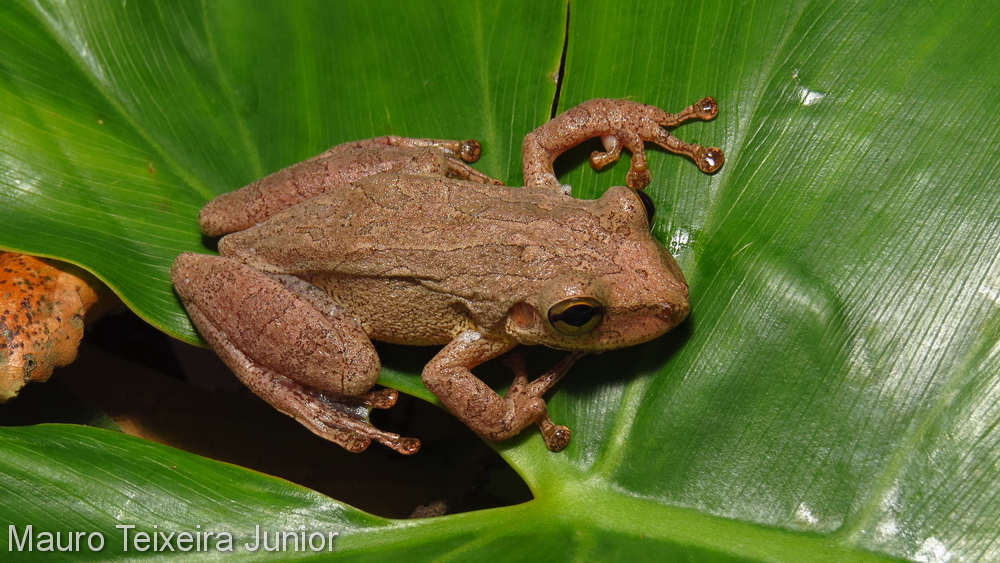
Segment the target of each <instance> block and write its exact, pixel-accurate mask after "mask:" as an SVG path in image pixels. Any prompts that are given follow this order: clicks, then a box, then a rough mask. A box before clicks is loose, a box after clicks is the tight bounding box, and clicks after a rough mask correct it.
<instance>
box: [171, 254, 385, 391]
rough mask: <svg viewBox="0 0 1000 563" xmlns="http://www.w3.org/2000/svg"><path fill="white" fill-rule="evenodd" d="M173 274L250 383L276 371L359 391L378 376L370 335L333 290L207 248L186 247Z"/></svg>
mask: <svg viewBox="0 0 1000 563" xmlns="http://www.w3.org/2000/svg"><path fill="white" fill-rule="evenodd" d="M171 277H172V278H173V281H174V285H175V286H176V288H177V292H178V293H179V294H180V296H181V299H182V300H183V301H184V305H185V307H187V309H188V312H189V313H190V314H191V318H192V319H193V320H194V322H195V324H196V325H197V326H198V329H199V330H200V331H201V333H202V334H203V335H204V336H205V338H206V339H207V340H208V341H209V342H210V343H211V344H212V347H213V348H215V349H216V350H218V351H220V354H221V355H224V356H225V357H226V358H227V359H231V360H234V362H233V363H234V364H236V365H230V367H231V368H232V369H233V371H235V372H236V374H237V375H238V376H239V377H240V378H241V379H243V380H244V382H245V383H247V385H249V386H251V387H256V386H259V385H260V382H256V385H251V383H250V381H247V380H248V379H259V378H260V377H261V375H262V374H264V373H268V372H273V373H274V374H280V375H281V376H284V377H287V378H289V379H291V380H293V381H294V382H296V383H298V384H302V385H307V386H309V387H312V388H315V389H317V390H320V391H324V392H329V393H333V394H336V395H341V396H358V395H361V394H363V393H365V392H366V391H368V390H369V389H370V388H371V386H372V385H374V384H375V381H376V380H377V379H378V373H379V369H380V364H379V360H378V356H377V354H376V353H375V349H374V347H373V346H372V344H371V341H370V340H369V339H368V337H367V335H366V334H365V333H364V331H363V330H362V329H361V327H360V326H359V325H358V324H357V322H356V321H354V319H352V318H350V317H349V316H348V315H346V314H344V313H343V312H342V311H340V310H339V309H337V308H336V306H335V304H334V303H333V302H332V300H330V299H329V298H328V297H327V298H326V299H327V301H326V302H325V303H324V302H323V301H322V299H321V298H320V297H319V296H317V295H315V294H310V293H309V290H308V289H303V287H297V288H295V289H294V290H293V289H290V288H289V287H288V285H287V282H286V283H282V281H279V280H278V279H275V278H273V277H271V276H269V275H267V274H265V273H263V272H260V271H258V270H255V269H254V268H251V267H249V266H246V265H244V264H242V263H240V262H237V261H235V260H232V259H229V258H223V257H216V256H207V255H203V254H190V253H189V254H182V255H181V256H180V257H178V259H177V262H176V263H175V265H174V269H173V270H172V271H171ZM299 281H300V282H301V280H299ZM301 284H305V285H306V286H309V287H312V286H311V285H309V284H307V283H306V282H301ZM312 289H313V290H315V291H316V292H318V290H316V289H315V288H314V287H313V288H312ZM301 292H305V293H306V295H303V294H301ZM323 297H325V295H324V296H323ZM240 356H243V357H245V360H244V361H242V362H241V361H240V360H239V357H240ZM227 363H228V362H227ZM262 370H265V371H262ZM255 391H257V389H255Z"/></svg>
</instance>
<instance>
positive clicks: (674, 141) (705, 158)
mask: <svg viewBox="0 0 1000 563" xmlns="http://www.w3.org/2000/svg"><path fill="white" fill-rule="evenodd" d="M718 111H719V106H718V104H717V103H716V101H715V100H714V99H712V98H702V99H701V100H699V101H698V103H696V104H694V105H692V106H689V107H687V108H685V109H684V110H683V111H681V112H680V113H676V114H671V113H667V112H665V111H663V110H661V109H659V108H657V107H654V106H649V105H646V104H640V103H637V102H631V101H628V100H608V99H596V100H590V101H588V102H584V103H582V104H580V105H579V106H576V107H574V108H572V109H570V110H569V111H567V112H565V113H563V114H561V115H558V116H556V117H555V119H553V120H552V121H549V122H548V123H546V124H545V125H543V126H541V127H539V128H538V129H536V130H535V131H532V132H531V133H529V134H528V135H527V136H526V137H525V138H524V145H523V148H522V153H523V157H524V178H525V183H526V184H527V185H529V186H542V187H550V188H552V189H558V188H559V181H558V180H557V179H556V177H555V173H554V172H553V169H552V164H553V162H555V159H556V158H557V157H558V156H559V155H560V154H562V153H563V152H565V151H566V150H568V149H570V148H572V147H575V146H576V145H578V144H580V143H582V142H584V141H586V140H587V139H590V138H593V137H601V140H602V142H603V144H604V148H605V152H600V151H595V152H594V153H593V154H592V155H591V157H590V161H591V164H592V165H593V166H594V168H596V169H598V170H600V169H601V168H603V167H605V166H607V165H608V164H611V163H612V162H615V161H617V160H618V159H619V158H620V157H621V150H622V147H624V148H627V149H628V150H629V151H630V152H631V153H632V164H631V167H630V169H629V172H628V176H627V184H628V187H630V188H634V189H642V188H644V187H646V186H647V185H649V182H650V173H649V169H648V167H647V164H646V152H645V148H644V146H643V143H645V142H652V143H656V144H657V145H659V146H661V147H663V148H664V149H666V150H668V151H670V152H673V153H677V154H682V155H686V156H688V157H690V158H691V159H692V160H694V162H695V164H697V166H698V168H699V169H701V170H702V171H703V172H705V173H709V174H710V173H712V172H715V171H717V170H718V169H719V168H720V167H721V166H722V164H723V162H724V161H725V156H724V155H723V153H722V151H721V150H719V149H718V148H715V147H703V146H701V145H696V144H692V143H686V142H684V141H681V140H680V139H678V138H677V137H674V136H673V135H671V134H670V133H668V132H667V131H665V130H664V129H663V128H664V127H675V126H677V125H680V124H681V123H683V122H685V121H688V120H691V119H701V120H709V119H713V118H714V117H715V116H716V115H717V114H718Z"/></svg>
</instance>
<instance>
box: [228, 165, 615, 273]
mask: <svg viewBox="0 0 1000 563" xmlns="http://www.w3.org/2000/svg"><path fill="white" fill-rule="evenodd" d="M593 203H594V202H591V201H585V200H578V199H574V198H572V197H569V196H561V195H558V194H552V193H551V192H549V191H548V190H540V189H531V188H510V187H505V186H494V185H486V184H480V183H476V182H466V181H461V180H451V179H444V178H434V177H424V176H405V175H404V176H396V175H388V174H380V175H377V176H373V177H372V178H370V179H368V180H365V181H361V182H356V183H354V184H351V185H350V186H348V187H347V188H345V189H344V190H339V191H337V192H335V193H329V194H326V195H323V196H319V197H316V198H313V199H311V200H309V201H306V202H303V203H301V204H299V205H296V206H294V207H291V208H289V209H287V210H285V211H283V212H281V213H279V214H277V215H275V216H274V217H272V218H271V219H270V220H268V221H267V222H265V223H262V224H260V225H257V226H255V227H252V228H250V229H247V230H245V231H241V232H239V233H234V234H232V235H229V236H227V237H226V238H225V239H223V242H222V243H220V250H222V252H223V254H225V255H229V256H233V257H236V258H237V259H240V260H241V261H243V262H245V263H247V264H249V265H251V266H254V267H256V268H258V269H261V270H264V271H268V272H272V273H288V274H295V275H303V274H314V273H317V272H329V273H337V274H340V275H347V276H364V277H408V278H416V279H419V280H422V281H426V282H428V283H434V282H441V281H443V280H444V279H445V278H448V279H454V278H455V277H456V276H472V277H476V276H487V277H490V278H495V277H497V276H505V275H510V276H516V277H519V278H521V279H523V280H530V279H532V278H546V277H547V275H546V274H547V273H548V272H551V271H552V270H553V268H559V267H563V266H564V265H565V263H566V262H567V261H581V262H591V263H593V261H594V260H597V259H598V258H599V257H598V256H596V255H595V252H594V242H595V240H596V239H600V238H601V237H602V235H608V234H610V233H608V232H606V229H603V228H602V226H601V224H600V223H601V221H600V219H599V217H598V216H597V214H596V213H594V209H593V207H594V206H593Z"/></svg>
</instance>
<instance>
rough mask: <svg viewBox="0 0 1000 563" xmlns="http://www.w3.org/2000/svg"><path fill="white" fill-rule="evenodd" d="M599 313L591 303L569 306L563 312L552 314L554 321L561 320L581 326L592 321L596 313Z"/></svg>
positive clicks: (571, 324)
mask: <svg viewBox="0 0 1000 563" xmlns="http://www.w3.org/2000/svg"><path fill="white" fill-rule="evenodd" d="M595 313H597V309H595V308H594V307H592V306H590V305H584V304H582V303H581V304H579V305H573V306H572V307H567V308H566V310H564V311H563V312H562V313H559V314H556V315H552V319H551V320H552V321H553V322H555V321H561V322H564V323H566V324H568V325H570V326H575V327H581V326H583V325H585V324H587V323H589V322H590V320H591V319H593V318H594V314H595Z"/></svg>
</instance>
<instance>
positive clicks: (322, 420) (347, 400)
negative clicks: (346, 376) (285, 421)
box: [203, 331, 420, 454]
mask: <svg viewBox="0 0 1000 563" xmlns="http://www.w3.org/2000/svg"><path fill="white" fill-rule="evenodd" d="M203 332H204V331H203ZM206 338H207V339H209V341H211V340H212V337H211V336H209V335H207V334H206ZM216 351H217V352H218V354H219V356H220V357H222V359H223V361H225V362H226V363H227V364H229V365H243V366H244V368H243V369H242V370H241V373H239V374H238V375H239V377H240V379H241V380H242V381H243V383H244V384H246V386H247V387H249V388H250V390H251V391H253V392H254V393H256V394H257V395H259V396H260V397H261V398H263V399H264V400H266V401H267V402H268V403H270V404H271V406H273V407H274V408H276V409H278V410H279V411H281V412H283V413H285V414H287V415H288V416H291V417H292V418H294V419H295V420H297V421H298V422H299V423H300V424H302V425H303V426H305V427H306V428H308V429H309V430H311V431H312V432H313V433H314V434H316V435H317V436H319V437H321V438H324V439H327V440H329V441H331V442H334V443H335V444H339V445H341V446H343V447H344V449H346V450H347V451H350V452H360V451H364V450H365V449H367V448H368V446H369V445H371V443H372V440H374V441H376V442H379V443H381V444H384V445H386V446H388V447H390V448H392V449H394V450H396V451H397V452H399V453H401V454H412V453H416V452H417V451H418V450H419V449H420V440H417V439H416V438H403V437H401V436H400V435H399V434H393V433H391V432H385V431H383V430H379V429H378V428H376V427H374V426H372V424H371V422H370V421H369V418H368V416H369V414H370V413H371V411H372V409H373V408H375V409H387V408H389V407H391V406H393V405H394V404H395V403H396V399H397V398H398V397H399V394H398V392H397V391H396V390H395V389H382V390H379V391H373V392H370V393H366V394H364V395H362V396H360V397H350V396H340V395H337V394H335V393H331V392H328V391H320V390H318V389H315V388H313V387H310V386H308V385H302V384H300V383H297V382H295V381H293V380H291V379H289V378H288V377H285V376H283V375H281V374H279V373H277V372H275V371H273V370H270V369H268V368H266V367H264V366H261V365H251V362H250V361H249V359H248V358H247V357H246V356H244V355H243V354H242V353H241V352H240V351H239V350H237V349H235V348H233V347H226V348H216ZM230 362H234V363H232V364H230Z"/></svg>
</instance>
